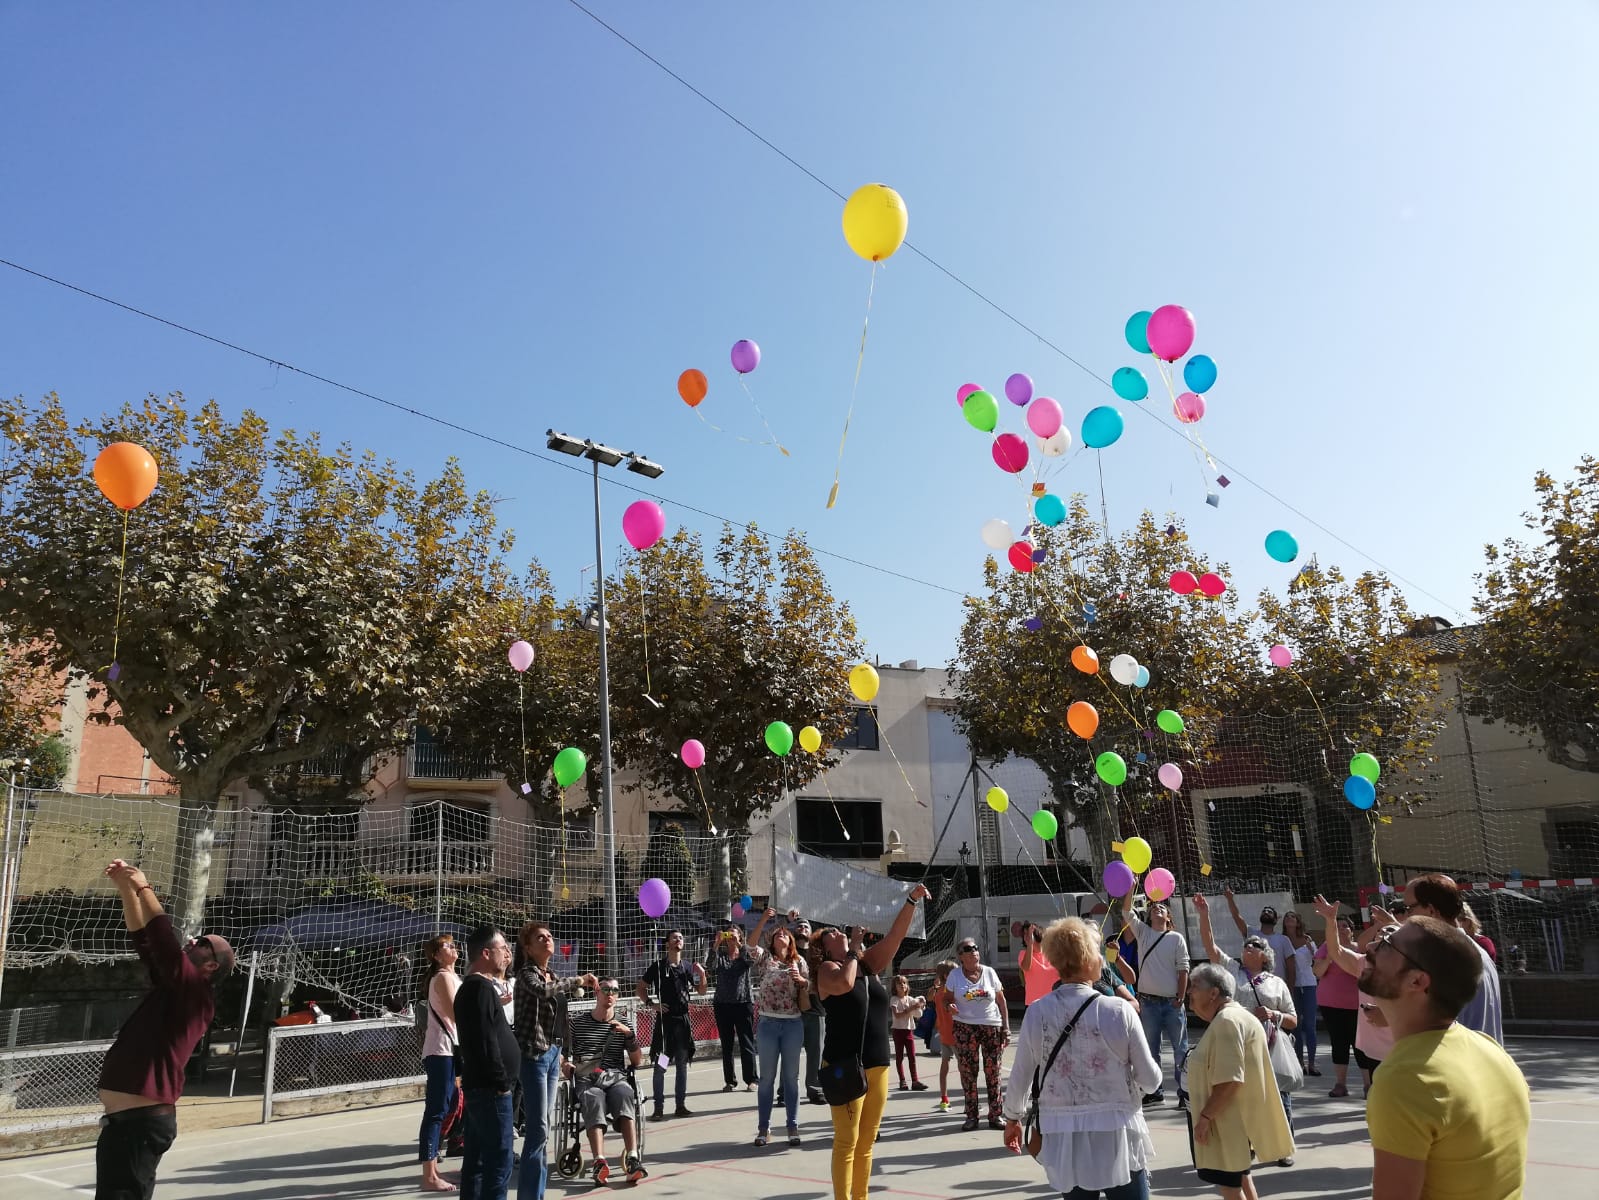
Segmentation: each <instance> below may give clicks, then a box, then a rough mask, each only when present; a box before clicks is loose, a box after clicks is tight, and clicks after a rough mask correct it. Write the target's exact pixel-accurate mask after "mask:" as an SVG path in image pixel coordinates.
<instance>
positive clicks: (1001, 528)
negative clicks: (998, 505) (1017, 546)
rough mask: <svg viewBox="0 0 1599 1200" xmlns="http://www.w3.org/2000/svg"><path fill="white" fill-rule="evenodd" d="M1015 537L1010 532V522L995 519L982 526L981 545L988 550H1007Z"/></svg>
mask: <svg viewBox="0 0 1599 1200" xmlns="http://www.w3.org/2000/svg"><path fill="white" fill-rule="evenodd" d="M1015 540H1016V535H1015V534H1014V533H1012V532H1011V529H1010V522H1009V521H1004V520H1001V519H1000V518H999V517H995V518H994V519H993V520H992V521H988V522H985V523H984V525H983V545H985V546H987V547H988V548H989V549H990V550H1009V549H1010V545H1011V543H1012V542H1014V541H1015Z"/></svg>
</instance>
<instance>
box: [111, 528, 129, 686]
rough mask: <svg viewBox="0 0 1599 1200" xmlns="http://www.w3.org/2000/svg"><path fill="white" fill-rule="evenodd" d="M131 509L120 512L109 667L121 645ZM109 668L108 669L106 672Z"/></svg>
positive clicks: (115, 660)
mask: <svg viewBox="0 0 1599 1200" xmlns="http://www.w3.org/2000/svg"><path fill="white" fill-rule="evenodd" d="M131 515H132V510H131V509H126V508H125V509H123V510H122V557H121V558H119V559H118V560H117V615H116V617H115V619H114V620H113V621H112V624H111V666H113V667H114V666H116V665H117V648H118V647H119V646H120V645H121V644H122V586H123V581H124V580H125V579H126V578H127V574H128V518H129V516H131ZM109 669H110V668H109V667H108V668H107V670H109Z"/></svg>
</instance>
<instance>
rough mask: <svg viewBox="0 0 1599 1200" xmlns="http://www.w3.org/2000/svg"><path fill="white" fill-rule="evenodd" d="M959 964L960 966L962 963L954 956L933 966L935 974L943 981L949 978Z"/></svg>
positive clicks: (939, 980) (940, 981)
mask: <svg viewBox="0 0 1599 1200" xmlns="http://www.w3.org/2000/svg"><path fill="white" fill-rule="evenodd" d="M958 966H960V963H958V962H956V961H955V960H954V959H953V958H946V959H944V960H943V961H942V962H941V963H939V964H938V965H937V966H936V967H934V968H933V974H934V975H935V976H937V978H938V982H939V983H943V982H944V980H946V979H948V978H949V973H950V972H951V971H953V970H954V969H955V968H956V967H958Z"/></svg>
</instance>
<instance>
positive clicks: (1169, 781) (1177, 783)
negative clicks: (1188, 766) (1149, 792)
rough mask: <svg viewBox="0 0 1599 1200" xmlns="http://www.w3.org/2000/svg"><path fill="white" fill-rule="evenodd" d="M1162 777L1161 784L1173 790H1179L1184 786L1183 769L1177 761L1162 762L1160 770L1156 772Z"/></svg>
mask: <svg viewBox="0 0 1599 1200" xmlns="http://www.w3.org/2000/svg"><path fill="white" fill-rule="evenodd" d="M1156 774H1157V775H1159V777H1160V785H1161V786H1162V787H1168V788H1170V789H1171V790H1172V791H1174V792H1175V791H1178V790H1179V789H1181V787H1182V786H1183V769H1182V768H1181V767H1179V766H1178V765H1177V764H1176V763H1161V764H1160V770H1159V771H1158V772H1156Z"/></svg>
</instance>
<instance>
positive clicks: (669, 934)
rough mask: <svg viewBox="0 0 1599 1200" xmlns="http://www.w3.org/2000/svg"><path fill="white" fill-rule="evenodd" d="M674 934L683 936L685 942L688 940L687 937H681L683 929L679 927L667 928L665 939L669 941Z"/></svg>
mask: <svg viewBox="0 0 1599 1200" xmlns="http://www.w3.org/2000/svg"><path fill="white" fill-rule="evenodd" d="M674 936H676V937H680V938H683V940H684V941H685V942H686V941H688V938H686V937H683V931H682V930H681V929H668V930H667V931H666V940H667V941H671V940H672V938H673V937H674Z"/></svg>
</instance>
